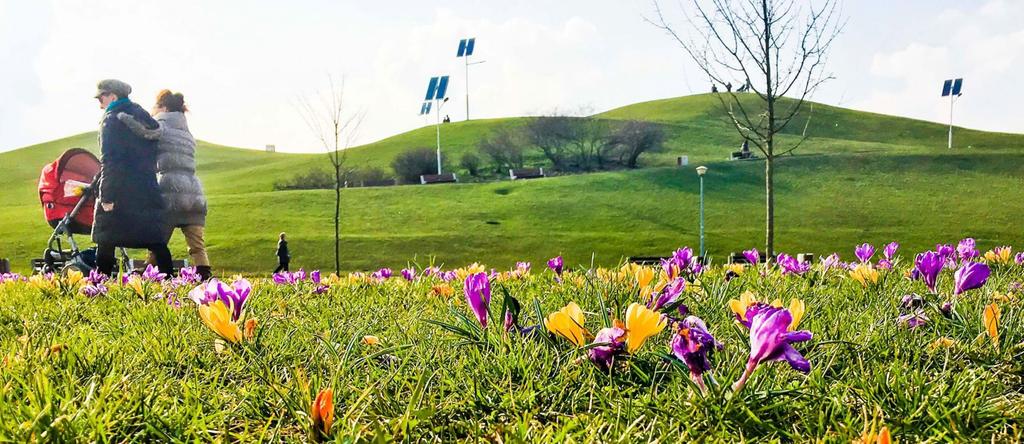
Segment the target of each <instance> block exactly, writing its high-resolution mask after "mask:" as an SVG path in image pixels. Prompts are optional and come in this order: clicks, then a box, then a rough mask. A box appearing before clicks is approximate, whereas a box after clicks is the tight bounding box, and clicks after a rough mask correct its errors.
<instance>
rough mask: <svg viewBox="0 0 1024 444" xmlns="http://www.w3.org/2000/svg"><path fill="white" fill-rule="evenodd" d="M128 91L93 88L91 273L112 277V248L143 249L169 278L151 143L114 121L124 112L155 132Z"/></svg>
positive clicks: (103, 84) (113, 83) (114, 85)
mask: <svg viewBox="0 0 1024 444" xmlns="http://www.w3.org/2000/svg"><path fill="white" fill-rule="evenodd" d="M131 92H132V87H131V86H129V85H128V84H127V83H125V82H122V81H120V80H114V79H107V80H103V81H100V82H99V84H98V85H96V95H95V96H93V97H95V98H96V100H99V102H100V103H99V104H100V109H102V110H104V114H103V120H102V121H101V123H100V131H99V145H100V152H101V153H102V161H101V163H102V164H103V170H102V171H101V172H100V178H99V185H98V187H97V188H98V189H99V196H98V197H97V201H98V203H99V205H96V210H95V211H96V213H95V222H94V223H93V226H92V240H93V241H94V242H96V268H97V269H98V270H99V271H100V272H101V273H103V274H106V275H107V276H111V275H113V273H114V265H115V259H114V250H115V249H116V248H117V247H124V248H146V249H148V250H149V251H150V252H152V253H153V256H154V258H155V259H156V265H157V267H158V268H159V269H160V272H161V273H167V274H173V273H174V264H173V262H172V260H171V251H170V250H168V249H167V239H166V237H165V234H164V229H163V218H164V200H163V197H161V195H160V186H159V185H158V184H157V181H156V142H155V141H152V140H148V139H145V138H143V137H141V136H139V135H137V134H135V133H134V132H132V131H131V130H130V129H128V126H127V125H125V124H124V122H122V121H121V120H119V119H118V118H117V115H118V114H120V113H125V114H128V115H130V116H132V118H134V119H135V120H137V121H138V122H139V123H140V124H141V125H142V126H144V127H145V128H149V129H154V128H157V127H159V124H158V123H157V122H156V121H155V120H153V118H152V117H150V115H149V113H147V112H146V110H144V109H142V107H141V106H139V105H138V104H135V103H133V102H132V101H131V100H129V99H128V95H129V94H131Z"/></svg>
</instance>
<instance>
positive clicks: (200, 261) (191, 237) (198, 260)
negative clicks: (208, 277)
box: [146, 225, 210, 267]
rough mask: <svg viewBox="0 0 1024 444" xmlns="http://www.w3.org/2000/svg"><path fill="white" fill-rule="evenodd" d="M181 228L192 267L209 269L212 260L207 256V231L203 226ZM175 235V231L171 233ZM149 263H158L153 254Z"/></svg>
mask: <svg viewBox="0 0 1024 444" xmlns="http://www.w3.org/2000/svg"><path fill="white" fill-rule="evenodd" d="M179 228H181V234H184V235H185V244H186V245H188V255H189V257H190V258H191V259H192V262H191V264H189V265H192V266H196V267H209V266H210V258H209V257H208V256H207V255H206V241H205V240H203V233H204V232H205V229H204V227H203V226H202V225H186V226H184V227H179ZM171 233H172V234H173V233H174V232H173V231H172V232H171ZM146 262H148V263H151V264H152V263H156V258H154V257H153V253H150V254H149V259H147V260H146Z"/></svg>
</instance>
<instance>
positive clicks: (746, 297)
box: [729, 290, 757, 326]
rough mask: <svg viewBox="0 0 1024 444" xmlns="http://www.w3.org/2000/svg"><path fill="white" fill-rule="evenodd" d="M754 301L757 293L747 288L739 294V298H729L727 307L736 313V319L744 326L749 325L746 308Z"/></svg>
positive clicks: (754, 302)
mask: <svg viewBox="0 0 1024 444" xmlns="http://www.w3.org/2000/svg"><path fill="white" fill-rule="evenodd" d="M756 303H757V295H755V294H754V293H753V292H752V291H750V290H747V291H744V292H743V294H741V295H740V298H739V299H730V300H729V309H730V310H732V312H733V313H734V314H735V315H736V321H738V322H739V323H741V324H743V325H745V326H750V321H749V320H748V319H747V308H749V307H750V306H752V305H754V304H756Z"/></svg>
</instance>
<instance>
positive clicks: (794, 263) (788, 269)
mask: <svg viewBox="0 0 1024 444" xmlns="http://www.w3.org/2000/svg"><path fill="white" fill-rule="evenodd" d="M775 261H776V262H777V263H778V264H779V267H780V268H781V269H782V274H783V275H787V274H795V275H802V274H804V273H806V272H807V271H809V270H810V269H811V264H808V263H805V262H800V261H798V260H796V258H795V257H793V256H790V255H788V254H786V253H779V255H778V256H777V257H776V258H775Z"/></svg>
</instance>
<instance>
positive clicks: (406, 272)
mask: <svg viewBox="0 0 1024 444" xmlns="http://www.w3.org/2000/svg"><path fill="white" fill-rule="evenodd" d="M402 277H403V278H404V279H405V280H407V281H409V282H412V281H414V280H416V270H414V269H412V268H403V269H402Z"/></svg>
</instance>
